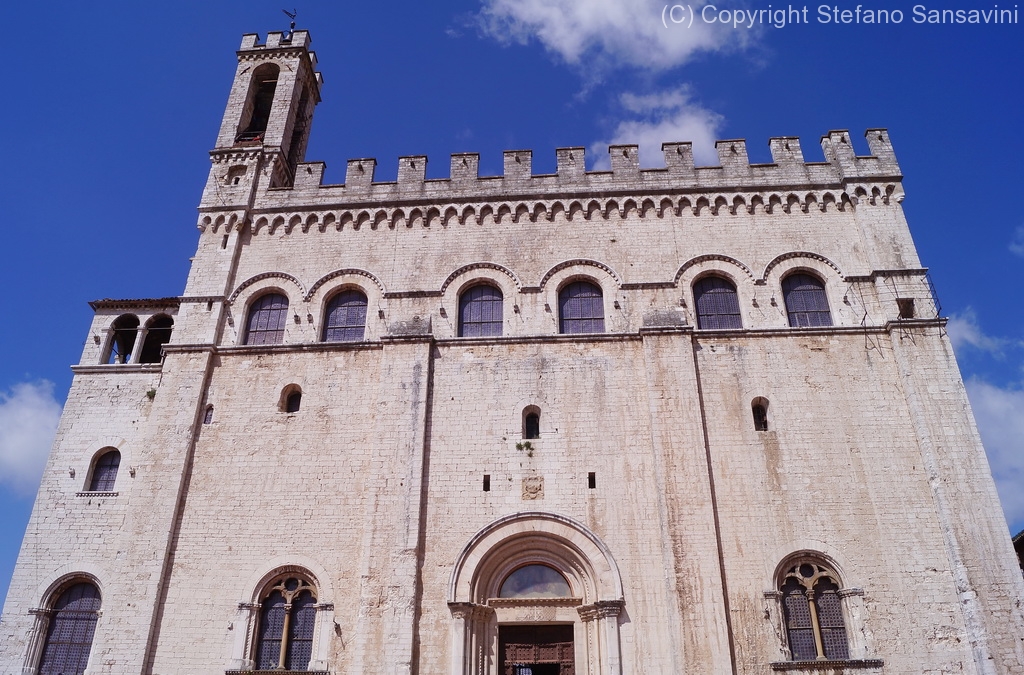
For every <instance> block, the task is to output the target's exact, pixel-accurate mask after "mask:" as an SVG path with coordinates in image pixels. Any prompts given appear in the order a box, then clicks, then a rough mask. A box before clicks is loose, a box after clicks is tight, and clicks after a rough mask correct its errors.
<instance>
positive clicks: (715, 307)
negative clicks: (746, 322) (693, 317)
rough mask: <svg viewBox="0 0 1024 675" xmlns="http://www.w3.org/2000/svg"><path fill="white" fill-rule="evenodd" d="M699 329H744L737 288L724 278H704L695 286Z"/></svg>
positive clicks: (694, 295) (694, 294)
mask: <svg viewBox="0 0 1024 675" xmlns="http://www.w3.org/2000/svg"><path fill="white" fill-rule="evenodd" d="M693 299H694V303H695V304H696V305H697V328H703V329H716V328H743V320H742V318H741V317H740V301H739V297H738V296H737V295H736V287H735V286H734V285H733V284H732V282H731V281H728V280H726V279H723V278H722V277H704V278H703V279H701V280H699V281H698V282H697V283H695V284H694V285H693Z"/></svg>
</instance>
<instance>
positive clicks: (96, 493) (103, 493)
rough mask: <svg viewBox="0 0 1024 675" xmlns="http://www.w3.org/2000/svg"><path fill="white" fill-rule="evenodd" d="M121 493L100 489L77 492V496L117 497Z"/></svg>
mask: <svg viewBox="0 0 1024 675" xmlns="http://www.w3.org/2000/svg"><path fill="white" fill-rule="evenodd" d="M119 494H120V493H119V492H108V491H100V490H91V491H88V490H87V491H85V492H76V493H75V496H76V497H116V496H117V495H119Z"/></svg>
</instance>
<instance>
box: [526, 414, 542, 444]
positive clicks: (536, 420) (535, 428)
mask: <svg viewBox="0 0 1024 675" xmlns="http://www.w3.org/2000/svg"><path fill="white" fill-rule="evenodd" d="M523 438H525V439H528V440H530V439H534V438H540V411H538V410H533V411H530V412H528V413H526V417H525V418H524V419H523Z"/></svg>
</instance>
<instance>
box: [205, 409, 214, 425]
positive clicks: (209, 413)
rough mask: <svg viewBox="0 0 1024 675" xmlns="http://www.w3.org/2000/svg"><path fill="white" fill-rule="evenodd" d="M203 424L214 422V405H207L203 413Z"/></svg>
mask: <svg viewBox="0 0 1024 675" xmlns="http://www.w3.org/2000/svg"><path fill="white" fill-rule="evenodd" d="M203 424H213V406H212V405H208V406H206V412H205V413H203Z"/></svg>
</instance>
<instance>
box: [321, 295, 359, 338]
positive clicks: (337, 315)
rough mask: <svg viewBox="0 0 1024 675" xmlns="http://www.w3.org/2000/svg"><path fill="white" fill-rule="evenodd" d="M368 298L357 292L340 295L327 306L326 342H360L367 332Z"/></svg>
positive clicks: (333, 298)
mask: <svg viewBox="0 0 1024 675" xmlns="http://www.w3.org/2000/svg"><path fill="white" fill-rule="evenodd" d="M366 306H367V301H366V296H365V295H364V294H363V293H362V292H360V291H356V290H347V291H342V292H341V293H338V294H337V295H335V296H334V297H332V298H331V301H330V302H329V303H328V304H327V316H326V318H325V320H324V342H359V341H360V340H362V339H363V335H364V334H365V332H366Z"/></svg>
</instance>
